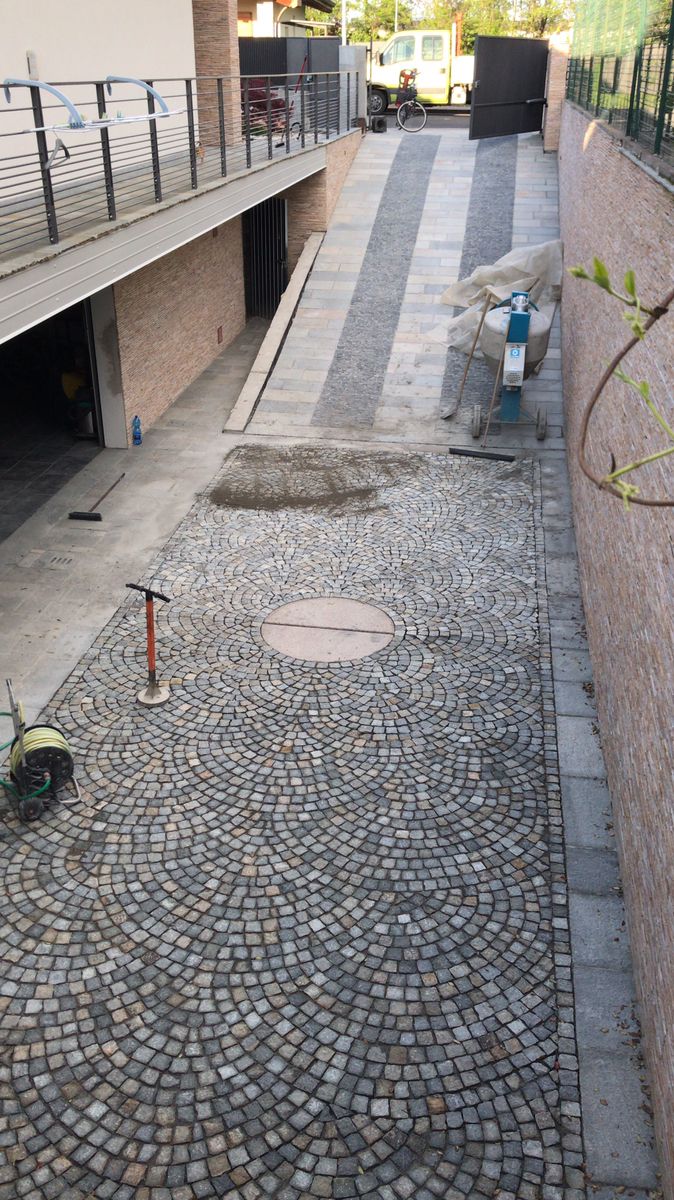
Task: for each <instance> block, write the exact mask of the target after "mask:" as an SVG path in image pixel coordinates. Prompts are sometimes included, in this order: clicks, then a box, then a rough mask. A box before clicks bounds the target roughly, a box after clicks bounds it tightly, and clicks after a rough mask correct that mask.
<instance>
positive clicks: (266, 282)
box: [243, 196, 288, 321]
mask: <svg viewBox="0 0 674 1200" xmlns="http://www.w3.org/2000/svg"><path fill="white" fill-rule="evenodd" d="M243 262H244V279H245V288H246V316H247V317H249V318H250V317H266V318H267V320H268V321H271V319H272V317H273V316H274V313H275V312H276V309H277V308H278V306H279V303H280V300H281V296H282V295H283V293H284V291H285V289H286V287H287V286H288V213H287V204H286V201H285V200H284V199H282V198H281V197H279V196H272V198H271V200H263V202H262V203H261V204H256V205H255V207H254V208H249V209H248V211H247V212H245V213H244V214H243Z"/></svg>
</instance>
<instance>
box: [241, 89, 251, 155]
mask: <svg viewBox="0 0 674 1200" xmlns="http://www.w3.org/2000/svg"><path fill="white" fill-rule="evenodd" d="M243 123H244V126H245V130H246V166H247V167H249V166H250V165H251V162H252V158H251V152H250V80H249V79H245V80H244V82H243Z"/></svg>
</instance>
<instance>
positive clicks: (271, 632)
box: [262, 596, 395, 662]
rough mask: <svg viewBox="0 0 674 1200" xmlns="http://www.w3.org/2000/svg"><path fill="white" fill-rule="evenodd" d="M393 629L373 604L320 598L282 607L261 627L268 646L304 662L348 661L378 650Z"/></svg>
mask: <svg viewBox="0 0 674 1200" xmlns="http://www.w3.org/2000/svg"><path fill="white" fill-rule="evenodd" d="M394 632H395V626H394V624H393V621H392V620H391V618H390V617H389V616H388V615H387V614H386V613H385V612H383V611H382V609H381V608H377V607H376V606H375V605H374V604H364V603H363V602H362V601H361V600H347V599H343V598H342V597H341V596H325V597H323V596H321V597H317V598H316V599H313V600H294V601H293V602H292V603H291V604H283V605H282V606H281V607H280V608H277V609H276V611H275V612H273V613H272V614H271V616H269V617H267V618H266V620H265V621H264V623H263V625H262V636H263V638H264V640H265V642H266V643H267V645H268V646H271V647H272V649H274V650H279V651H280V652H281V653H282V654H287V655H289V656H290V657H291V658H299V659H302V660H303V661H304V662H352V661H353V660H354V659H358V658H365V657H366V655H368V654H374V653H375V651H376V650H382V649H383V648H384V646H387V645H388V643H389V642H390V641H391V638H392V637H393V634H394Z"/></svg>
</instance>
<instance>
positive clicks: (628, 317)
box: [623, 312, 646, 341]
mask: <svg viewBox="0 0 674 1200" xmlns="http://www.w3.org/2000/svg"><path fill="white" fill-rule="evenodd" d="M623 320H624V321H627V324H628V325H629V327H630V329H631V330H632V333H633V334H634V336H635V337H637V338H639V341H643V339H644V338H645V336H646V329H645V327H644V323H643V321H642V320H641V317H640V316H638V315H637V313H632V312H625V313H623Z"/></svg>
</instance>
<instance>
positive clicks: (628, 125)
mask: <svg viewBox="0 0 674 1200" xmlns="http://www.w3.org/2000/svg"><path fill="white" fill-rule="evenodd" d="M673 48H674V5H673V4H672V0H660V2H659V3H657V2H656V3H653V2H652V0H584V2H583V0H582V2H581V4H580V6H579V9H578V12H577V16H576V23H575V27H574V36H573V47H572V50H571V59H570V63H569V74H568V81H567V96H568V98H569V100H574V101H575V102H576V104H579V105H581V106H582V107H583V108H585V109H587V110H588V111H589V112H592V113H593V114H594V115H595V116H597V117H601V118H602V119H603V120H605V121H607V122H608V123H609V124H611V125H613V126H614V127H615V128H616V129H617V130H618V131H619V132H620V133H621V134H622V135H624V136H625V137H628V138H634V140H635V141H637V142H640V143H641V145H642V146H644V147H645V148H646V149H647V150H649V151H650V153H651V154H654V155H656V156H659V157H660V158H661V159H662V161H663V163H665V164H667V165H668V166H669V167H674V128H673V123H674V55H673Z"/></svg>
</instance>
